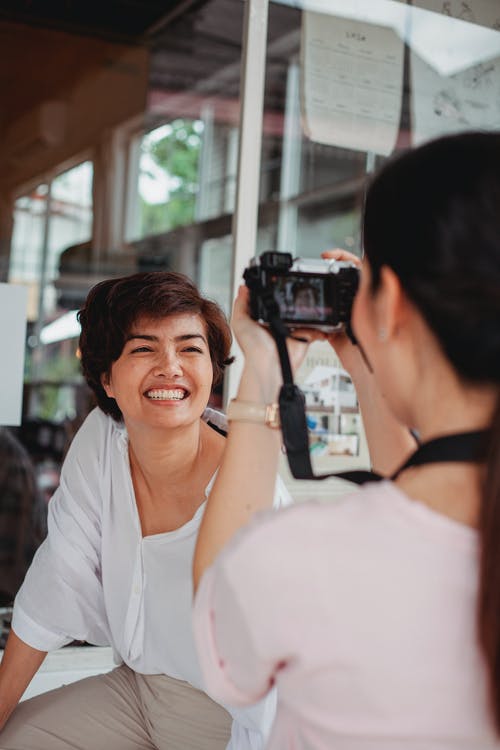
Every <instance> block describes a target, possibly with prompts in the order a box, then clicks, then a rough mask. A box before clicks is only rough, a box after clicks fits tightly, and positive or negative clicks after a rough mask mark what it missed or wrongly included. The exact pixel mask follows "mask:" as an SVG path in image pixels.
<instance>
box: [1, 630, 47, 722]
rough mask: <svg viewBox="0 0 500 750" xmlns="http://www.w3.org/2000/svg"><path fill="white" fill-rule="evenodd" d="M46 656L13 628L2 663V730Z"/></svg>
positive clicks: (45, 653) (44, 652)
mask: <svg viewBox="0 0 500 750" xmlns="http://www.w3.org/2000/svg"><path fill="white" fill-rule="evenodd" d="M46 656H47V652H46V651H38V649H36V648H32V647H31V646H28V644H27V643H25V642H24V641H22V640H21V639H20V638H18V637H17V635H16V634H15V633H14V631H13V630H11V632H10V634H9V637H8V639H7V645H6V646H5V651H4V655H3V659H2V661H1V663H0V731H1V730H2V729H3V727H4V725H5V723H6V721H7V719H8V718H9V716H10V715H11V713H12V711H13V710H14V709H15V707H16V706H17V704H18V703H19V700H20V698H21V696H22V694H23V693H24V691H25V690H26V688H27V687H28V685H29V684H30V682H31V680H32V679H33V677H34V675H35V674H36V672H37V671H38V669H39V668H40V666H41V664H42V662H43V660H44V659H45V657H46Z"/></svg>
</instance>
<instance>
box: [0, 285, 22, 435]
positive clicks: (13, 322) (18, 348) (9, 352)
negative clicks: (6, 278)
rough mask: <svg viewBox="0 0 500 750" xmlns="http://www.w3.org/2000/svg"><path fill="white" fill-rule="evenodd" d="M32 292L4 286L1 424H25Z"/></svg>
mask: <svg viewBox="0 0 500 750" xmlns="http://www.w3.org/2000/svg"><path fill="white" fill-rule="evenodd" d="M27 305H28V290H27V289H26V287H23V286H17V285H15V284H0V352H1V353H2V363H1V365H0V373H1V377H0V381H1V387H0V425H8V426H16V425H19V424H21V407H22V397H23V375H24V346H25V338H26V311H27Z"/></svg>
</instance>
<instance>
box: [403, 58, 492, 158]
mask: <svg viewBox="0 0 500 750" xmlns="http://www.w3.org/2000/svg"><path fill="white" fill-rule="evenodd" d="M411 86H412V105H411V109H412V121H413V138H412V140H413V144H414V145H418V144H419V143H422V142H423V141H426V140H429V139H430V138H436V137H438V136H440V135H444V134H446V133H456V132H459V131H462V130H475V129H486V130H498V129H500V57H497V58H495V59H494V60H489V61H488V62H485V63H479V64H478V65H473V66H472V67H471V68H469V69H468V70H465V71H463V72H461V73H457V74H456V75H454V76H441V75H439V73H437V72H436V70H435V69H434V68H432V67H431V66H430V65H428V64H427V63H425V62H424V61H423V60H421V59H420V58H419V57H418V55H412V57H411Z"/></svg>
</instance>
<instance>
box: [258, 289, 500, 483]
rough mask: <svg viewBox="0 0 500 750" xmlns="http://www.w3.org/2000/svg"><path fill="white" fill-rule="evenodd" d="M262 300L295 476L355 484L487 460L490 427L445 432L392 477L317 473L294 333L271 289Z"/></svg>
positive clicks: (422, 447)
mask: <svg viewBox="0 0 500 750" xmlns="http://www.w3.org/2000/svg"><path fill="white" fill-rule="evenodd" d="M261 299H262V300H263V302H264V304H265V305H266V310H267V313H268V320H269V328H270V331H271V333H272V336H273V338H274V340H275V342H276V346H277V349H278V355H279V359H280V364H281V371H282V375H283V385H282V387H281V390H280V393H279V398H278V403H279V409H280V420H281V430H282V435H283V443H284V446H285V450H286V454H287V459H288V464H289V466H290V471H291V473H292V476H293V477H294V478H295V479H314V480H321V479H328V478H329V477H336V478H337V479H344V480H346V481H349V482H354V483H355V484H365V483H366V482H376V481H381V480H384V479H396V477H397V476H399V474H400V473H401V472H402V471H404V470H405V469H408V468H409V467H411V466H421V465H423V464H428V463H440V462H445V461H451V462H463V461H472V462H480V461H483V460H485V458H486V455H487V451H488V437H489V434H490V433H489V431H488V430H478V431H472V432H464V433H459V434H454V435H444V436H442V437H438V438H435V439H433V440H430V441H428V442H427V443H424V444H422V445H420V446H419V447H418V449H417V450H416V451H415V452H414V453H413V454H412V455H411V456H410V458H409V459H408V460H407V461H406V462H405V463H404V464H403V465H402V466H400V468H399V469H398V470H397V471H396V472H395V473H394V474H393V475H392V476H391V477H384V476H381V475H380V474H377V473H375V472H372V471H363V470H355V471H343V472H334V473H331V474H320V475H316V474H314V471H313V468H312V465H311V458H310V453H309V434H308V428H307V421H306V404H305V397H304V394H303V393H302V391H301V390H300V388H299V387H298V386H297V385H295V383H294V381H293V373H292V368H291V365H290V358H289V356H288V349H287V346H286V339H287V338H288V337H289V336H290V335H291V334H290V331H289V330H288V328H287V326H286V325H285V324H284V323H283V321H282V320H281V318H280V314H279V307H278V304H277V302H276V300H275V299H274V296H273V293H272V291H271V290H262V293H261Z"/></svg>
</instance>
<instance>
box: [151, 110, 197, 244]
mask: <svg viewBox="0 0 500 750" xmlns="http://www.w3.org/2000/svg"><path fill="white" fill-rule="evenodd" d="M199 130H200V128H199V122H197V121H195V120H174V121H173V122H171V123H169V125H168V126H167V128H166V135H165V136H164V137H163V138H161V139H159V140H156V141H155V140H152V139H148V138H145V139H144V142H143V152H144V153H148V154H149V155H150V156H151V158H152V159H153V160H154V161H155V162H156V164H157V165H158V166H159V167H161V168H162V169H163V170H164V171H165V173H166V174H167V175H168V177H169V178H170V180H171V182H172V187H171V189H170V191H169V199H168V202H167V203H166V204H152V203H148V202H147V201H145V200H144V198H142V197H141V230H142V235H143V236H144V235H146V234H158V233H159V232H167V231H169V230H170V229H175V227H178V226H182V225H185V224H191V223H192V222H193V221H194V211H195V202H196V193H197V191H198V160H199V155H200V148H201V137H200V133H199Z"/></svg>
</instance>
